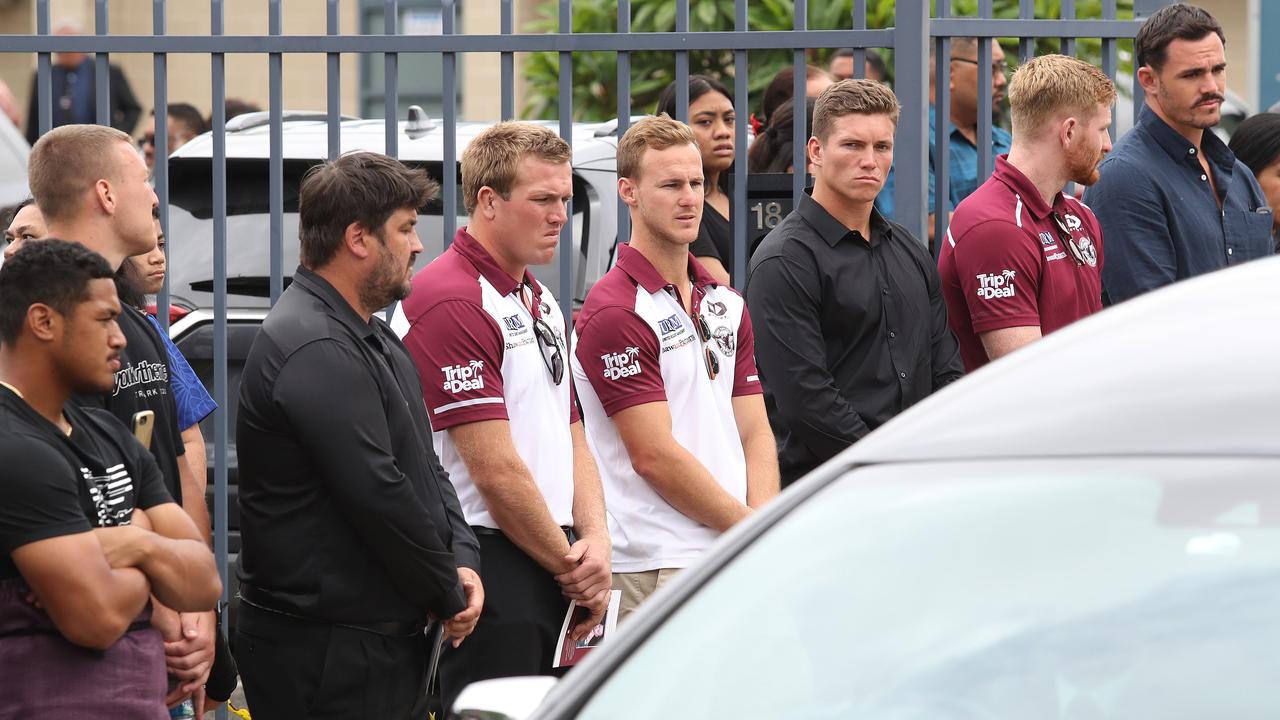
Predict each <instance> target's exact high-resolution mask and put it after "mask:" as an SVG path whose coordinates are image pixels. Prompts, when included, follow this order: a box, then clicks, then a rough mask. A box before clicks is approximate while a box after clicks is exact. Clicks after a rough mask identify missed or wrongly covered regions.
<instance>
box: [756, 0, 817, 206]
mask: <svg viewBox="0 0 1280 720" xmlns="http://www.w3.org/2000/svg"><path fill="white" fill-rule="evenodd" d="M795 8H796V12H795V17H794V18H793V27H794V28H795V29H796V32H804V31H805V30H807V29H808V28H809V3H808V0H795ZM791 64H792V65H793V66H794V67H795V71H796V75H795V78H793V80H794V82H793V83H792V87H791V103H792V104H791V137H792V138H794V142H792V143H791V167H792V168H794V170H795V172H794V173H793V174H792V176H791V207H799V206H800V196H801V195H803V194H804V181H805V179H806V177H808V176H807V175H806V174H805V152H807V150H806V148H807V146H806V145H805V144H804V143H802V142H801V141H800V138H808V137H809V136H808V135H807V134H806V133H807V132H808V129H807V128H806V127H805V117H804V100H805V96H806V95H808V94H809V92H808V86H809V78H808V74H809V73H808V69H809V67H808V65H809V63H808V61H807V60H806V59H805V51H804V50H803V49H801V48H797V49H795V50H794V51H792V58H791ZM775 112H776V111H775ZM768 120H772V118H766V121H768Z"/></svg>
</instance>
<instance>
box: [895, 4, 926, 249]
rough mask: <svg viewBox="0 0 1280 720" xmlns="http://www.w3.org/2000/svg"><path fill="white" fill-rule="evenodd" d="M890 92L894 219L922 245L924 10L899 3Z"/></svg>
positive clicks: (924, 143) (924, 141)
mask: <svg viewBox="0 0 1280 720" xmlns="http://www.w3.org/2000/svg"><path fill="white" fill-rule="evenodd" d="M894 16H895V19H894V22H895V28H894V33H893V62H894V90H896V91H897V93H898V102H899V103H901V104H902V114H901V115H900V116H899V118H898V136H897V140H896V141H895V142H894V146H893V147H894V163H893V166H894V196H893V204H894V208H895V209H894V213H893V214H894V219H895V220H897V222H899V223H901V224H902V225H904V226H905V227H906V228H907V230H909V231H910V232H911V234H912V235H915V236H916V238H919V239H922V242H923V238H926V237H928V235H926V230H925V202H926V198H927V197H928V192H929V187H928V175H927V174H926V173H925V162H926V161H927V159H928V152H929V70H928V68H927V67H926V64H927V63H928V58H929V45H928V43H929V4H928V3H914V2H902V3H898V5H897V7H896V8H895V10H894Z"/></svg>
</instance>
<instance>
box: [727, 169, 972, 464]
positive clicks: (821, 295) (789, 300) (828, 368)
mask: <svg viewBox="0 0 1280 720" xmlns="http://www.w3.org/2000/svg"><path fill="white" fill-rule="evenodd" d="M747 309H748V311H749V312H750V313H751V320H752V325H753V326H754V328H755V335H756V362H757V364H758V365H759V368H760V375H761V379H762V381H763V382H764V385H765V387H766V389H767V390H768V391H769V392H770V394H771V395H772V397H773V401H774V403H775V404H776V406H777V411H776V416H775V418H774V423H775V425H776V426H780V428H779V427H775V431H776V430H779V429H780V430H781V433H780V434H781V435H782V437H783V445H782V450H781V451H780V457H779V463H780V465H781V470H782V477H783V481H784V482H788V483H789V482H792V481H794V480H796V479H797V478H799V477H800V476H801V475H803V474H805V473H806V472H808V471H810V470H812V469H813V468H815V467H817V466H818V465H820V464H821V463H823V462H825V461H826V460H828V459H830V458H831V457H833V456H834V455H836V454H837V453H839V452H840V451H841V450H843V449H844V448H846V447H848V446H849V445H851V444H853V443H854V442H855V441H857V440H858V439H860V438H861V437H862V436H864V435H866V434H867V433H869V432H871V431H872V430H874V429H876V428H877V427H879V426H880V425H882V424H884V423H885V422H887V421H888V420H889V419H890V418H892V417H893V416H894V415H897V414H898V413H900V412H902V411H903V410H904V409H906V408H907V407H909V406H910V405H912V404H914V403H916V402H918V401H920V400H922V399H923V398H924V397H926V396H927V395H929V394H930V393H932V392H933V391H935V390H937V389H938V388H940V387H942V386H943V385H946V384H947V383H949V382H951V381H953V380H955V379H956V378H958V377H960V375H961V374H962V373H963V365H962V364H961V362H960V351H959V347H958V345H957V344H956V339H955V336H954V335H952V334H951V329H950V327H948V325H947V309H946V306H945V305H944V304H943V300H942V288H941V283H940V282H939V279H938V269H937V267H936V266H935V265H934V262H933V258H931V257H930V256H929V253H928V250H926V249H925V247H924V245H923V244H921V243H920V242H919V241H917V240H916V239H915V238H913V237H911V235H910V233H908V232H907V230H906V229H905V228H903V227H901V226H900V225H896V224H894V223H890V222H888V221H886V220H885V219H884V218H883V217H881V215H880V213H879V212H878V211H872V215H871V242H869V243H868V242H867V241H866V240H865V239H864V238H863V237H862V234H861V233H859V232H857V231H852V230H849V229H848V228H846V227H845V226H844V225H843V224H841V223H840V221H838V220H836V219H835V218H834V217H832V216H831V214H830V213H828V212H827V211H826V210H825V209H824V208H823V207H822V206H821V205H819V204H818V203H817V202H816V201H814V199H813V198H812V197H810V196H809V195H808V194H806V195H805V196H804V197H803V198H801V199H800V205H799V206H798V207H797V208H796V210H795V211H794V212H792V213H791V214H790V215H788V216H787V217H786V218H784V219H783V221H782V222H781V223H779V224H778V227H776V228H774V230H773V232H771V233H769V235H768V236H767V237H766V238H765V239H764V240H763V241H762V242H761V244H760V247H759V248H758V249H757V250H756V252H755V255H754V256H752V258H751V266H750V271H749V276H748V281H747Z"/></svg>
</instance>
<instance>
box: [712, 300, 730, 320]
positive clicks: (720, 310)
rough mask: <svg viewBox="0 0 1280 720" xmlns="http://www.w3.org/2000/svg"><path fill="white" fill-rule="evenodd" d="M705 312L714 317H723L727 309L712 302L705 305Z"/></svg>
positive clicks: (720, 303)
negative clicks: (707, 311)
mask: <svg viewBox="0 0 1280 720" xmlns="http://www.w3.org/2000/svg"><path fill="white" fill-rule="evenodd" d="M707 310H709V311H710V312H711V314H712V315H715V316H716V317H724V316H725V313H727V312H729V308H727V307H725V306H724V303H722V302H714V301H713V302H709V303H707Z"/></svg>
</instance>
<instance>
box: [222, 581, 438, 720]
mask: <svg viewBox="0 0 1280 720" xmlns="http://www.w3.org/2000/svg"><path fill="white" fill-rule="evenodd" d="M233 647H234V648H235V659H236V664H237V665H238V666H239V668H240V680H241V682H242V683H243V685H244V692H245V700H246V701H247V702H248V704H249V712H251V713H252V714H253V717H254V720H296V719H297V718H308V719H309V720H319V719H321V718H334V719H337V718H344V719H346V718H350V719H351V720H364V719H365V718H380V719H381V718H387V719H388V720H408V719H409V718H412V720H423V718H425V717H426V715H427V642H426V639H425V638H424V637H423V636H421V635H416V636H413V637H387V636H385V635H378V634H375V633H371V632H366V631H362V630H356V629H353V628H347V627H343V626H341V625H328V624H324V623H318V622H310V621H307V620H302V619H297V618H291V617H288V616H285V615H280V614H277V613H273V612H270V611H266V610H261V609H259V608H255V607H252V606H250V605H249V604H248V603H241V604H240V611H239V617H238V619H237V623H236V637H235V642H234V644H233Z"/></svg>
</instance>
